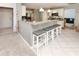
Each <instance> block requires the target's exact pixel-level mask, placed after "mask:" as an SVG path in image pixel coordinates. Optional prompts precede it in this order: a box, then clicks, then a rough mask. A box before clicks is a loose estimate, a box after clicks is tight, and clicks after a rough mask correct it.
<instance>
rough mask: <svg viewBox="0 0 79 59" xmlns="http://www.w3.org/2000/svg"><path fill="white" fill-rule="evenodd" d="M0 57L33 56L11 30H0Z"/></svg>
mask: <svg viewBox="0 0 79 59" xmlns="http://www.w3.org/2000/svg"><path fill="white" fill-rule="evenodd" d="M0 56H35V54H34V52H33V51H32V50H31V49H30V48H29V46H28V45H27V44H26V43H25V42H24V41H23V40H22V39H21V37H20V36H19V35H18V33H13V32H12V30H11V29H7V30H0Z"/></svg>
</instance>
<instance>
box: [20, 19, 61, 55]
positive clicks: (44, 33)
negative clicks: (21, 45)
mask: <svg viewBox="0 0 79 59" xmlns="http://www.w3.org/2000/svg"><path fill="white" fill-rule="evenodd" d="M20 34H21V35H22V36H23V38H24V40H25V41H27V42H28V43H29V45H30V46H31V47H33V49H34V52H35V53H36V54H37V55H38V51H39V48H41V47H42V46H46V45H48V44H49V43H50V41H52V40H55V39H56V37H57V36H59V35H60V34H61V26H60V25H59V24H57V22H56V21H52V20H47V21H40V22H27V21H20Z"/></svg>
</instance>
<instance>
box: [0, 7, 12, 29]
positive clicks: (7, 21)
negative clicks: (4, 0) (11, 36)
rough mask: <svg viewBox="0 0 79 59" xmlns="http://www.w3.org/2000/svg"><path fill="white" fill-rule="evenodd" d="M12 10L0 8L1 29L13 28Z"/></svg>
mask: <svg viewBox="0 0 79 59" xmlns="http://www.w3.org/2000/svg"><path fill="white" fill-rule="evenodd" d="M12 19H13V18H12V9H10V8H0V29H3V28H12V27H13V26H12V23H13V21H12Z"/></svg>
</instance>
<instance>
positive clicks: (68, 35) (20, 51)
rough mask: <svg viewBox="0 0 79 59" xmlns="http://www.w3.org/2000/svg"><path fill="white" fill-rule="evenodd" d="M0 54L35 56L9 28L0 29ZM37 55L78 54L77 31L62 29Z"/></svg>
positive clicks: (78, 38)
mask: <svg viewBox="0 0 79 59" xmlns="http://www.w3.org/2000/svg"><path fill="white" fill-rule="evenodd" d="M0 55H1V56H35V53H34V52H33V51H32V50H31V49H30V48H29V46H28V45H27V44H26V43H25V42H24V41H23V40H22V39H21V38H20V36H19V35H18V33H13V32H11V30H7V31H6V30H2V31H1V30H0ZM38 55H39V56H79V32H74V31H73V30H69V29H66V30H62V33H61V35H60V36H59V37H57V38H56V39H55V40H53V41H51V42H49V44H48V45H47V46H46V47H43V48H41V49H40V51H39V54H38Z"/></svg>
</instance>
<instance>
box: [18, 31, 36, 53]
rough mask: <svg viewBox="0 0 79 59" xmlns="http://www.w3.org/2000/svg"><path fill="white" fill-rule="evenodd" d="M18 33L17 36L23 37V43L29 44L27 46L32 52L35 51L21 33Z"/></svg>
mask: <svg viewBox="0 0 79 59" xmlns="http://www.w3.org/2000/svg"><path fill="white" fill-rule="evenodd" d="M18 34H19V36H20V37H21V38H22V39H23V41H24V42H25V44H27V46H29V48H30V49H31V50H32V51H33V52H34V53H36V52H35V50H34V49H33V47H32V46H30V45H29V43H28V42H27V41H25V39H24V38H23V37H22V35H21V34H20V33H19V32H18Z"/></svg>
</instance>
